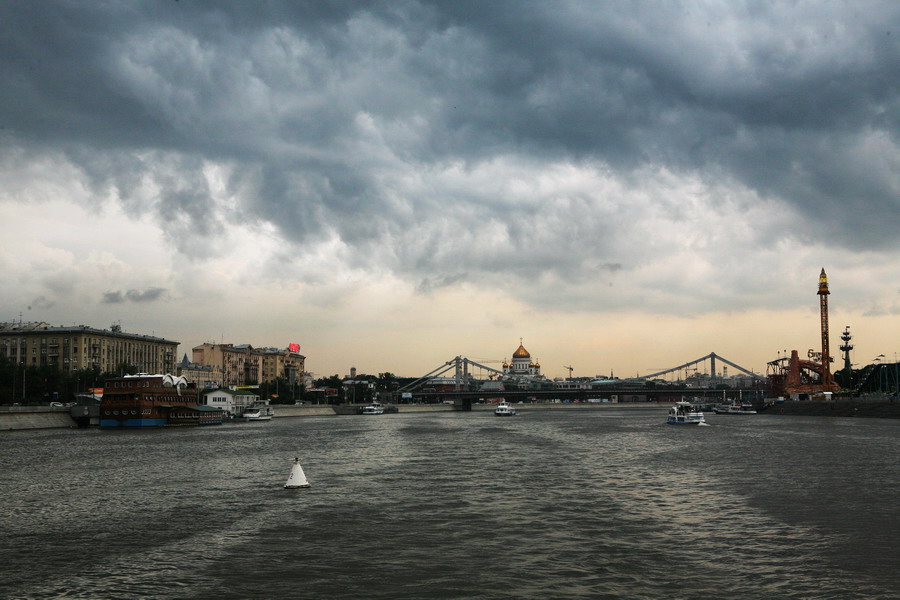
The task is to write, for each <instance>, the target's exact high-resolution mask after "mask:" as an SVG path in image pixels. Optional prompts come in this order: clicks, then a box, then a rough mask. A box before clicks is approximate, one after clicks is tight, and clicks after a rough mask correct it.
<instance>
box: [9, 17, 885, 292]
mask: <svg viewBox="0 0 900 600" xmlns="http://www.w3.org/2000/svg"><path fill="white" fill-rule="evenodd" d="M798 24H802V26H798ZM898 26H900V5H897V4H896V3H894V2H867V3H865V4H841V3H821V4H815V5H803V4H800V5H795V4H782V3H774V4H764V5H760V4H759V3H753V2H748V3H726V4H721V5H715V4H704V5H693V4H691V5H684V4H661V3H602V4H598V3H596V2H574V1H573V2H553V3H547V2H522V1H516V2H501V1H497V2H481V3H457V2H406V3H376V4H372V3H366V2H362V3H356V2H329V3H319V2H309V3H305V2H301V3H297V2H270V3H266V4H265V5H262V6H257V5H253V6H250V5H247V4H243V3H216V4H212V5H210V4H199V3H192V2H180V3H158V2H137V3H129V4H105V3H97V4H91V3H82V4H70V3H65V2H59V3H57V2H51V1H47V2H40V3H25V4H22V3H13V4H5V5H3V6H0V65H2V68H3V70H4V72H5V73H7V74H8V76H7V77H4V78H3V80H0V115H4V117H3V122H2V123H0V125H3V126H4V127H5V129H4V131H5V132H6V134H5V135H6V137H7V138H8V139H9V140H10V142H11V143H13V144H18V145H19V146H21V147H22V148H26V149H28V150H29V151H32V152H35V153H40V152H54V151H58V152H63V153H65V155H66V156H68V157H69V158H70V160H71V161H72V162H73V163H74V164H76V165H78V166H79V168H81V169H82V171H83V172H84V173H85V176H86V177H87V178H88V180H89V181H90V183H91V185H92V186H93V189H95V191H96V193H97V194H98V196H99V195H102V194H103V193H105V192H107V191H110V190H111V191H114V192H115V194H116V195H117V196H118V197H119V198H120V199H121V201H122V202H123V204H124V205H125V207H126V209H127V210H128V211H129V212H130V213H131V214H135V215H136V214H141V213H144V212H151V213H153V214H155V215H156V216H157V217H158V218H159V219H160V221H161V222H165V223H166V226H165V227H164V230H165V231H166V234H167V236H168V238H169V240H170V241H171V242H172V243H173V244H174V245H175V247H176V248H177V249H179V251H180V252H182V253H183V254H185V255H187V256H194V257H201V258H202V257H204V256H209V255H212V254H214V253H215V245H214V244H213V245H211V244H210V243H207V242H208V241H210V240H215V239H216V237H217V235H216V234H217V232H218V231H219V230H220V229H221V228H222V227H227V225H228V224H229V223H232V222H248V221H251V222H252V221H258V222H261V223H272V224H274V225H275V226H276V228H277V229H278V231H279V233H280V235H281V236H283V237H284V238H286V239H288V240H290V241H292V242H294V243H295V244H297V245H299V246H303V245H309V244H314V243H316V242H318V241H321V240H323V239H326V238H327V237H328V236H329V235H331V234H334V235H336V236H338V237H339V238H340V240H341V241H342V242H343V243H344V244H345V245H346V247H347V248H348V253H349V255H350V256H351V260H353V261H354V262H355V263H359V264H363V265H365V264H369V263H373V264H374V263H377V264H379V265H382V266H387V267H388V268H390V269H391V270H393V271H395V272H397V273H399V274H401V275H402V276H405V277H408V278H409V279H410V280H411V281H417V282H420V283H419V284H418V287H419V289H420V290H427V289H432V288H433V287H434V286H435V285H450V284H452V283H453V282H454V279H453V278H454V276H450V277H449V278H448V279H441V277H440V276H438V277H437V278H435V276H434V273H448V272H449V273H456V272H458V269H465V272H466V274H467V275H466V280H467V281H475V282H490V281H496V280H497V279H496V278H498V277H502V278H507V277H512V278H514V279H515V280H516V281H517V282H519V283H521V282H522V281H527V282H532V283H534V282H540V281H541V280H542V278H544V279H546V280H547V281H554V282H557V283H556V284H554V285H561V284H562V283H564V282H566V281H571V280H573V279H575V278H584V277H587V278H591V277H601V276H602V277H609V276H613V275H615V273H616V271H617V270H619V271H621V270H628V269H632V268H635V267H637V266H640V265H641V264H642V262H644V263H645V262H646V261H647V260H649V259H650V257H649V256H647V255H646V251H645V250H644V249H643V246H644V244H643V243H642V242H643V241H644V240H642V239H635V238H634V237H629V236H630V235H633V233H630V231H631V229H632V228H633V227H634V224H635V223H639V222H640V220H641V218H642V216H641V214H640V210H641V209H639V208H633V207H630V206H628V205H626V203H625V202H624V201H623V200H622V199H621V198H610V199H609V201H608V203H606V204H603V205H602V206H601V205H598V204H597V203H595V202H594V201H593V200H591V199H590V198H582V199H579V198H572V197H566V195H565V194H563V193H559V192H553V191H550V192H547V193H544V195H541V192H539V191H537V190H536V191H535V198H534V199H532V200H530V201H529V200H528V199H526V198H524V197H523V195H522V194H519V195H514V194H511V193H509V190H508V188H503V187H502V186H495V187H493V188H488V186H486V185H484V184H485V183H487V182H484V181H477V182H469V183H468V186H466V184H458V183H455V182H452V181H446V180H440V178H439V174H440V173H442V172H446V171H447V170H448V169H449V168H450V167H451V166H453V165H459V168H460V170H461V171H462V172H463V173H464V174H465V175H471V174H472V173H473V172H476V171H477V170H478V169H479V168H480V167H484V166H485V165H491V164H492V163H494V162H496V161H498V160H503V159H510V158H511V157H512V160H516V161H518V164H520V165H523V166H526V165H531V168H533V169H534V170H539V169H541V168H542V166H543V165H546V164H550V163H565V162H568V163H571V164H573V165H578V166H582V167H585V168H594V169H597V170H598V171H608V172H609V173H610V174H611V175H612V176H614V177H616V178H617V179H619V180H620V181H622V182H625V184H626V185H630V186H631V187H632V188H633V189H640V187H641V186H642V185H643V182H642V181H641V177H642V174H644V173H646V172H648V171H654V170H668V171H671V172H674V173H677V174H681V175H684V176H689V177H696V178H697V179H698V180H700V181H705V182H716V181H722V180H725V181H733V182H735V183H737V184H740V185H743V186H746V187H747V188H748V189H750V190H752V191H753V192H755V193H756V194H757V195H758V196H759V197H760V198H762V199H765V200H767V201H771V202H773V203H774V204H773V206H776V207H777V206H779V205H780V206H785V207H789V208H790V209H791V211H796V213H797V214H799V215H801V216H802V218H801V219H798V220H796V221H794V222H784V223H781V224H780V225H779V226H778V227H779V228H778V229H777V230H772V231H769V232H768V235H769V236H770V237H773V238H777V237H781V236H784V237H791V238H796V239H802V240H810V241H816V240H819V241H820V240H822V239H828V240H829V243H831V244H834V245H838V246H843V247H846V248H849V249H852V250H890V249H895V248H897V244H898V239H897V236H896V231H895V229H896V223H898V222H900V203H898V200H897V198H898V197H900V184H898V181H897V178H896V173H897V172H898V168H900V159H898V158H897V156H898V154H897V143H898V134H900V127H898V124H900V93H898V92H900V90H898V84H897V82H898V81H900V60H898V58H897V57H898V56H900V48H898V37H900V27H898ZM211 163H212V164H216V165H222V166H224V167H225V168H226V169H227V170H228V178H227V180H226V181H225V182H224V183H225V188H224V190H218V191H217V190H213V189H212V188H211V186H210V182H209V179H208V176H207V175H206V173H205V168H206V167H207V166H208V165H209V164H211ZM523 168H527V166H526V167H523ZM498 176H500V177H503V176H513V177H514V176H515V174H514V173H511V172H503V171H501V172H500V173H499V175H498ZM148 183H149V184H152V185H153V186H155V188H156V189H157V190H158V193H157V194H156V195H151V196H148V195H147V194H146V193H143V190H145V189H146V187H147V185H148ZM479 185H480V187H479ZM498 191H499V193H498ZM223 196H224V197H223ZM560 200H564V201H565V202H562V203H559V204H554V202H557V201H560ZM654 201H655V202H656V203H657V204H658V205H663V204H664V202H665V200H664V199H662V198H657V199H656V200H654ZM716 202H717V201H716V200H715V199H713V200H711V201H710V204H709V205H708V206H705V207H704V209H705V210H710V211H715V210H716V209H717V206H716ZM677 210H678V209H677V207H675V208H673V209H672V215H673V216H672V219H673V223H674V224H675V226H677V224H678V223H679V220H678V216H677ZM860 231H865V232H867V234H866V235H860V234H859V232H860ZM765 239H766V238H765V237H763V236H760V242H764V241H765ZM611 264H617V265H618V268H617V269H611V268H609V265H611ZM459 265H464V266H459ZM535 285H538V284H537V283H535ZM538 287H540V286H539V285H538ZM562 295H563V296H564V295H565V294H564V293H563V294H562ZM548 297H549V295H548ZM106 298H107V299H106V301H107V302H116V301H119V302H123V301H125V300H126V299H129V298H128V296H127V293H124V292H111V293H108V294H107V295H106ZM131 300H134V299H133V298H131Z"/></svg>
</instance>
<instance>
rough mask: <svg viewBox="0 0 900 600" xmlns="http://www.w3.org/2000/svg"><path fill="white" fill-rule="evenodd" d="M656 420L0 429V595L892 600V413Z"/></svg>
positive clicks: (433, 419)
mask: <svg viewBox="0 0 900 600" xmlns="http://www.w3.org/2000/svg"><path fill="white" fill-rule="evenodd" d="M664 419H665V408H663V407H660V408H658V409H653V410H641V409H628V408H617V407H602V408H585V409H572V410H544V411H530V412H522V411H520V413H519V415H518V416H516V417H512V418H507V419H498V418H495V417H494V416H493V415H492V414H490V413H485V412H471V413H418V414H416V413H401V414H395V415H381V416H341V417H304V418H284V419H275V420H274V421H272V422H269V423H249V424H240V425H222V426H218V427H208V428H183V429H168V430H151V431H123V432H116V431H99V430H45V431H30V432H4V433H3V434H2V435H0V532H2V535H0V597H3V598H92V599H93V598H123V599H128V598H218V599H229V598H317V599H341V598H354V599H355V598H384V599H389V598H390V599H395V598H485V599H493V598H496V599H500V598H534V599H538V598H540V599H546V598H560V599H562V598H629V599H640V598H648V599H649V598H653V599H656V598H689V599H705V598H709V599H721V598H730V599H740V598H804V599H807V598H837V599H842V600H843V599H853V598H860V599H862V598H866V599H887V598H900V568H898V565H900V511H898V509H897V504H898V503H900V461H898V459H900V420H878V419H852V418H846V419H839V418H825V417H786V416H780V415H757V416H724V415H723V416H716V415H710V416H708V421H709V423H710V426H708V427H682V426H668V425H665V424H664ZM294 456H299V457H300V458H301V462H302V464H303V467H304V470H305V472H306V475H307V477H308V478H309V480H310V483H311V484H312V487H311V488H309V489H305V490H285V489H283V487H282V486H283V484H284V482H285V480H286V479H287V476H288V474H289V472H290V467H291V462H292V459H293V457H294Z"/></svg>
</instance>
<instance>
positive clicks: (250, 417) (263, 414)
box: [243, 406, 275, 421]
mask: <svg viewBox="0 0 900 600" xmlns="http://www.w3.org/2000/svg"><path fill="white" fill-rule="evenodd" d="M274 415H275V413H274V412H273V411H272V409H271V408H270V407H268V406H251V407H250V408H248V409H246V410H244V414H243V418H244V419H245V420H247V421H271V420H272V417H273V416H274Z"/></svg>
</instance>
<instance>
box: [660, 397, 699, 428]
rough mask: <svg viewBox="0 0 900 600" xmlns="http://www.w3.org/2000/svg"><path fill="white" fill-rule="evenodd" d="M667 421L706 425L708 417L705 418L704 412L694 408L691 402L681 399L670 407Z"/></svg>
mask: <svg viewBox="0 0 900 600" xmlns="http://www.w3.org/2000/svg"><path fill="white" fill-rule="evenodd" d="M666 423H669V424H670V425H705V424H706V419H705V418H703V413H702V412H701V411H700V410H698V409H696V408H694V406H693V405H692V404H691V403H690V402H686V401H684V400H681V401H679V402H676V403H675V405H674V406H673V407H672V408H670V409H669V415H668V417H666Z"/></svg>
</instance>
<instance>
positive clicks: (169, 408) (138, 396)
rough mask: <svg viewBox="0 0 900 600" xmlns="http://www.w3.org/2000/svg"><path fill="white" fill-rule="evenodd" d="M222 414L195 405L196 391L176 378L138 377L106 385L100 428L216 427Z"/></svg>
mask: <svg viewBox="0 0 900 600" xmlns="http://www.w3.org/2000/svg"><path fill="white" fill-rule="evenodd" d="M222 414H223V413H222V410H221V409H219V408H215V407H212V406H202V405H199V404H197V388H196V386H195V384H193V383H188V382H187V380H186V379H185V378H184V377H179V376H177V375H171V374H166V375H150V374H148V373H139V374H137V375H126V376H124V377H116V378H114V379H110V380H108V381H107V382H106V385H105V387H104V392H103V399H102V400H101V401H100V428H101V429H120V428H139V427H163V426H168V425H219V424H221V423H222Z"/></svg>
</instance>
